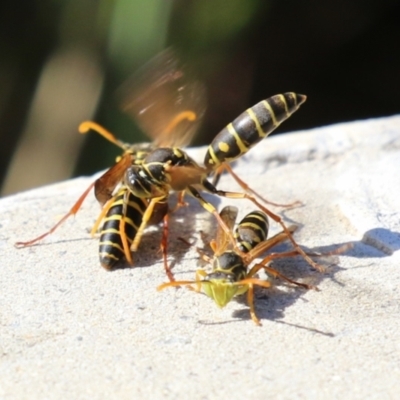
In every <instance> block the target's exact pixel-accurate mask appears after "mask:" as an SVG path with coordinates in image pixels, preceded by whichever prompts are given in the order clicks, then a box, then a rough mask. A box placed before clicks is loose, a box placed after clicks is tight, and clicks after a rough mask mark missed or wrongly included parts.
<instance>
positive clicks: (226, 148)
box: [218, 142, 229, 153]
mask: <svg viewBox="0 0 400 400" xmlns="http://www.w3.org/2000/svg"><path fill="white" fill-rule="evenodd" d="M218 148H219V149H220V150H221V151H223V152H224V153H227V152H228V151H229V144H228V143H225V142H219V143H218Z"/></svg>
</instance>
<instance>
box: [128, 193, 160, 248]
mask: <svg viewBox="0 0 400 400" xmlns="http://www.w3.org/2000/svg"><path fill="white" fill-rule="evenodd" d="M165 199H166V198H165V196H160V197H154V198H152V199H151V200H150V203H149V205H148V206H147V208H146V211H145V213H144V214H143V218H142V223H141V224H140V227H139V229H138V231H137V232H136V236H135V239H134V241H133V242H132V244H131V250H132V251H137V249H138V247H139V244H140V240H141V239H142V236H143V232H144V230H145V228H146V226H147V225H148V223H149V221H150V220H151V217H152V215H153V211H154V207H155V206H156V204H158V203H162V202H163V201H164V200H165Z"/></svg>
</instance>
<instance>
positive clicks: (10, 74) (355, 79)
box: [0, 0, 400, 195]
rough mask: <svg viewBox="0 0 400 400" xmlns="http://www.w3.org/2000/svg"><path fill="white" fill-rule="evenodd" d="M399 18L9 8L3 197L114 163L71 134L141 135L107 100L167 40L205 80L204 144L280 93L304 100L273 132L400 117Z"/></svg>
mask: <svg viewBox="0 0 400 400" xmlns="http://www.w3.org/2000/svg"><path fill="white" fill-rule="evenodd" d="M399 16H400V2H399V1H395V0H392V1H390V0H380V1H378V0H348V1H343V0H335V1H333V0H327V1H320V0H304V1H299V0H286V1H285V0H280V1H278V0H275V1H273V0H176V1H172V0H142V1H140V0H114V1H111V0H100V1H93V0H85V1H82V0H36V1H34V0H25V1H23V0H21V1H18V2H11V1H8V2H5V1H4V2H2V3H1V5H0V138H1V148H0V179H1V185H2V188H3V190H2V193H3V195H5V194H10V193H14V192H17V191H20V190H25V189H27V188H31V187H35V186H38V185H43V184H46V183H50V182H55V181H59V180H63V179H67V178H68V177H70V176H76V175H82V174H91V173H94V172H96V171H98V170H100V169H104V168H106V167H108V166H110V165H111V164H112V163H113V162H114V159H115V156H116V155H117V154H118V153H119V150H118V149H117V148H115V147H114V146H113V145H111V144H109V143H107V142H106V141H105V140H104V139H102V138H100V137H98V136H97V135H95V134H89V135H87V136H82V135H79V134H78V132H77V126H78V125H79V123H80V122H81V121H83V120H86V119H94V120H95V121H97V122H99V123H100V124H102V125H104V126H106V127H107V128H108V129H109V130H111V131H112V132H114V133H115V134H116V135H117V136H118V137H120V138H121V139H123V140H126V141H129V142H135V141H138V140H143V135H142V134H141V133H140V132H138V130H137V128H135V125H134V123H133V122H132V121H131V120H130V119H129V118H128V117H127V116H125V115H123V114H122V113H121V112H120V111H119V109H118V105H117V102H116V101H115V96H114V93H115V90H116V89H117V88H118V87H119V85H120V84H121V83H123V82H124V80H126V79H127V78H129V76H130V75H131V74H132V73H133V72H134V71H135V69H137V68H138V67H139V66H140V65H142V64H143V63H144V62H146V61H147V60H148V59H150V58H151V57H152V56H154V55H155V54H157V53H158V52H159V51H161V50H162V49H163V48H164V47H166V46H170V45H173V46H174V47H175V48H177V49H178V50H179V52H180V53H181V54H182V55H183V57H184V59H185V60H187V61H188V62H190V64H191V65H192V68H195V69H196V70H197V72H196V74H197V75H198V76H199V78H200V79H202V80H203V81H204V82H205V84H206V86H207V92H208V110H207V113H206V116H205V121H204V123H203V125H202V127H201V130H200V132H199V134H198V136H197V138H196V141H195V144H198V145H199V144H207V143H209V142H210V140H211V139H212V138H213V137H214V136H215V134H216V133H217V132H218V131H219V130H220V129H222V128H223V127H224V126H225V125H226V124H227V123H228V122H230V121H231V120H232V119H233V118H235V117H236V116H237V115H238V114H240V113H241V112H242V111H244V110H245V109H246V108H247V107H249V106H250V105H252V104H254V103H256V102H258V101H259V100H261V99H263V98H266V97H269V96H271V95H273V94H276V93H280V92H286V91H296V92H298V93H304V94H306V95H307V96H308V101H307V103H306V104H305V105H304V106H303V107H302V108H301V111H300V112H298V113H296V115H295V116H293V118H291V119H290V120H288V121H287V122H285V124H284V125H283V126H282V127H281V128H280V129H279V130H278V132H277V133H278V134H279V133H282V132H284V131H292V130H298V129H307V128H312V127H317V126H321V125H326V124H332V123H335V122H340V121H351V120H356V119H363V118H370V117H378V116H384V115H391V114H395V113H398V112H399V110H400V101H399V90H400V22H399ZM399 132H400V127H399Z"/></svg>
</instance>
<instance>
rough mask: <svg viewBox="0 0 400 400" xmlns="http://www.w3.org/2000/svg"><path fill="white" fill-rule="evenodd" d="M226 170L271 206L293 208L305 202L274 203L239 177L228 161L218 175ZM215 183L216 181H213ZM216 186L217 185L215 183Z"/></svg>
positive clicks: (247, 190)
mask: <svg viewBox="0 0 400 400" xmlns="http://www.w3.org/2000/svg"><path fill="white" fill-rule="evenodd" d="M224 170H226V171H227V172H228V173H230V174H231V175H232V178H233V179H235V181H236V182H237V183H238V184H239V186H240V187H241V188H242V189H243V190H244V191H246V192H250V193H252V194H253V195H255V196H256V197H258V198H259V199H260V200H261V201H263V202H264V203H266V204H270V205H271V206H275V207H283V208H292V207H298V206H301V205H302V204H303V203H302V202H301V201H299V200H296V201H294V202H293V203H289V204H280V203H274V202H272V201H269V200H267V199H265V198H264V197H262V196H261V195H260V194H259V193H257V192H256V191H255V190H253V189H252V188H251V187H250V186H249V185H247V183H245V182H244V181H243V180H242V179H240V178H239V176H238V175H237V174H236V173H235V172H233V169H232V167H231V166H230V165H229V164H227V163H222V164H221V165H220V166H219V167H218V169H217V171H216V173H217V174H218V175H220V174H222V172H223V171H224ZM213 184H214V181H213ZM214 186H215V185H214Z"/></svg>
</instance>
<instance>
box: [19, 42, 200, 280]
mask: <svg viewBox="0 0 400 400" xmlns="http://www.w3.org/2000/svg"><path fill="white" fill-rule="evenodd" d="M119 97H120V99H121V107H122V109H123V110H124V111H125V112H127V113H128V114H130V115H131V116H133V117H134V118H135V120H136V122H137V123H138V125H139V126H140V127H141V128H142V130H143V131H144V132H145V133H146V134H147V135H148V136H149V137H150V138H151V139H152V142H151V143H141V144H129V143H125V142H122V141H120V140H118V139H117V138H116V137H115V136H114V135H113V134H111V133H110V132H109V131H107V130H106V129H104V128H103V127H101V126H100V125H98V124H97V123H95V122H92V121H86V122H83V123H82V124H81V125H80V126H79V131H80V132H81V133H86V132H88V131H89V130H94V131H95V132H97V133H99V134H100V135H102V136H103V137H105V138H106V139H107V140H109V141H110V142H112V143H114V144H115V145H116V146H118V147H119V148H121V149H122V155H121V156H120V157H118V158H117V161H118V162H117V163H116V164H115V165H114V166H113V167H111V168H110V169H109V170H107V171H106V172H105V173H104V174H103V175H102V176H101V177H100V178H99V179H97V180H96V181H95V182H93V183H92V184H91V185H90V186H89V187H88V188H87V189H86V190H85V192H84V193H83V194H82V195H81V196H80V198H79V199H78V201H77V202H76V203H75V204H74V205H73V206H72V208H71V209H70V211H69V212H68V213H67V214H65V215H64V216H63V217H62V218H61V219H60V221H59V222H58V223H57V224H55V225H54V226H53V227H52V228H51V229H50V230H49V231H47V232H45V233H44V234H42V235H40V236H38V237H36V238H34V239H32V240H30V241H26V242H18V243H16V246H17V247H26V246H31V245H33V244H35V243H37V242H39V241H40V240H42V239H44V238H45V237H46V236H48V235H49V234H51V233H52V232H54V231H55V230H56V229H57V228H58V227H59V226H60V225H62V224H63V223H64V221H65V220H66V219H67V218H69V217H70V216H71V215H75V214H76V213H77V212H78V211H79V209H80V207H81V205H82V203H83V201H84V200H85V198H86V197H87V195H88V194H89V193H90V192H91V190H92V188H94V193H95V197H96V199H97V200H98V202H99V204H100V205H101V207H102V212H101V214H100V216H99V218H98V219H97V221H96V222H95V225H94V227H93V229H92V232H91V234H92V235H94V234H95V233H96V231H97V229H98V227H99V226H100V224H101V223H102V222H103V226H102V228H101V233H100V245H99V247H100V248H99V257H100V263H101V265H102V266H103V267H105V268H106V269H112V268H114V266H115V265H116V264H117V263H118V262H119V261H120V260H121V259H122V258H125V259H126V260H127V261H128V262H129V263H130V264H132V263H133V262H132V257H131V252H130V244H131V242H132V241H133V239H134V237H135V235H136V232H137V231H138V228H139V227H140V226H141V222H142V217H143V214H144V213H145V211H146V209H147V207H148V203H149V199H146V198H142V197H137V196H135V195H134V194H133V193H132V192H131V191H129V190H128V188H127V187H126V185H124V184H123V182H122V176H123V174H124V172H125V170H126V169H127V168H129V167H131V166H133V165H135V166H138V165H140V164H141V163H142V162H143V160H144V158H145V157H146V155H147V154H149V153H151V152H152V151H153V150H155V149H156V148H157V147H160V146H185V145H187V144H188V143H189V142H190V141H191V139H192V137H193V135H194V134H195V132H196V131H197V127H198V125H199V124H200V122H201V120H202V117H203V115H204V112H205V109H206V101H205V90H204V86H203V85H202V84H201V83H199V82H198V81H196V80H195V79H193V78H192V77H191V75H190V71H188V70H187V68H186V66H185V65H183V64H182V63H181V61H180V60H179V58H178V57H177V56H176V54H175V52H174V51H173V50H171V49H167V50H165V51H164V52H162V53H160V54H159V55H158V56H156V57H155V58H154V59H152V60H151V61H150V62H149V63H147V64H146V65H144V66H143V67H142V69H141V70H140V71H139V72H138V73H136V74H135V75H134V76H133V78H132V79H130V80H129V81H128V82H126V84H125V85H124V86H123V87H122V89H120V93H119ZM167 218H168V203H167V202H163V201H160V202H158V204H157V206H156V207H155V208H153V209H152V215H151V217H150V218H148V219H147V220H146V225H148V224H152V223H158V222H160V221H161V220H164V230H163V239H162V242H161V248H162V251H163V255H164V266H165V268H166V270H167V274H168V276H169V277H170V279H172V275H171V274H170V273H169V269H168V267H167V261H166V245H167V237H166V236H167V234H168V231H167V227H168V221H167Z"/></svg>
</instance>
